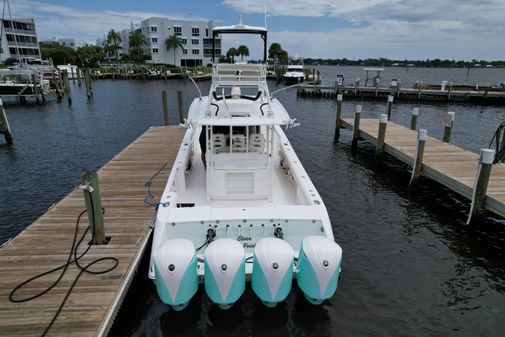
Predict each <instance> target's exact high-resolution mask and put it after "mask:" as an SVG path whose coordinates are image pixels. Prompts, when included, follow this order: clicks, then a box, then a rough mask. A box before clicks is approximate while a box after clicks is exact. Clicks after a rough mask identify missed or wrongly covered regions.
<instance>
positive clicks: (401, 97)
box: [297, 84, 505, 104]
mask: <svg viewBox="0 0 505 337" xmlns="http://www.w3.org/2000/svg"><path fill="white" fill-rule="evenodd" d="M338 93H341V94H342V95H343V96H344V98H350V99H361V100H385V99H386V98H387V96H389V95H393V96H395V101H403V102H408V101H410V102H419V101H422V102H424V101H426V102H467V103H482V104H505V89H504V88H493V89H483V88H481V89H475V88H474V89H461V88H454V90H453V89H452V88H449V87H447V88H445V89H444V90H440V89H433V88H430V87H426V88H425V87H423V86H419V87H418V88H401V87H364V86H359V87H356V86H320V85H313V84H304V85H301V86H300V87H299V88H298V91H297V95H298V96H299V97H321V98H330V99H333V98H335V97H336V96H337V94H338Z"/></svg>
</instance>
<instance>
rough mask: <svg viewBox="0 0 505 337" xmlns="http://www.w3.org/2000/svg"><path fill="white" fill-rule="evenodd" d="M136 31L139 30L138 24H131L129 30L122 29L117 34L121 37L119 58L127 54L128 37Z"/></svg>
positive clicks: (128, 48)
mask: <svg viewBox="0 0 505 337" xmlns="http://www.w3.org/2000/svg"><path fill="white" fill-rule="evenodd" d="M137 29H141V27H140V24H138V23H136V24H133V23H132V24H131V26H130V28H128V29H123V30H122V31H120V32H119V34H120V35H121V46H120V48H119V57H122V56H123V54H128V51H129V50H130V35H131V34H132V33H133V32H134V31H136V30H137Z"/></svg>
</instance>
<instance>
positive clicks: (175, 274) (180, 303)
mask: <svg viewBox="0 0 505 337" xmlns="http://www.w3.org/2000/svg"><path fill="white" fill-rule="evenodd" d="M154 271H155V275H156V279H155V282H156V289H157V290H158V295H159V296H160V298H161V300H162V301H163V302H164V303H165V304H168V305H170V306H171V307H172V308H173V309H174V310H176V311H179V310H182V309H184V308H185V307H186V306H187V305H188V304H189V301H190V300H191V298H192V297H193V295H195V293H196V291H197V290H198V276H197V267H196V255H195V246H194V245H193V242H191V241H190V240H187V239H173V240H168V241H167V242H165V244H163V246H161V247H160V248H159V249H158V250H157V251H156V252H155V253H154Z"/></svg>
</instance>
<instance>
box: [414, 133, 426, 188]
mask: <svg viewBox="0 0 505 337" xmlns="http://www.w3.org/2000/svg"><path fill="white" fill-rule="evenodd" d="M427 135H428V131H426V130H424V129H421V130H419V131H418V132H417V145H416V156H415V158H414V163H413V164H412V175H411V176H410V182H409V186H414V185H415V184H416V183H417V181H418V180H419V176H420V175H421V171H422V168H423V156H424V146H425V144H426V137H427Z"/></svg>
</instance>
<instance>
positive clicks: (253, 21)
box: [6, 0, 505, 60]
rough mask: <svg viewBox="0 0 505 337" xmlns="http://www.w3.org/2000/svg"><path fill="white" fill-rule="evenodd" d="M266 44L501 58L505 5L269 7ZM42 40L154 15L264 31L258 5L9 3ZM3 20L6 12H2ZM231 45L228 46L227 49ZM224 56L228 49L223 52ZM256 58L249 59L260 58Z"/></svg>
mask: <svg viewBox="0 0 505 337" xmlns="http://www.w3.org/2000/svg"><path fill="white" fill-rule="evenodd" d="M266 2H267V12H268V18H267V24H268V29H269V32H270V33H269V42H279V43H281V45H282V47H283V48H284V49H286V50H287V51H288V52H289V54H290V55H295V54H297V55H298V56H302V57H314V58H317V57H321V58H343V57H346V58H350V59H355V58H356V59H357V58H368V57H386V58H395V59H427V58H429V59H434V58H441V59H445V58H448V59H464V60H471V59H478V60H480V59H487V60H503V59H505V38H504V37H505V0H275V1H273V0H267V1H266ZM10 3H11V5H10V7H11V12H12V16H13V17H33V18H34V19H35V21H36V26H37V30H38V34H39V38H40V39H42V40H44V39H50V38H51V37H53V36H57V37H62V38H76V39H79V40H86V41H90V42H94V41H95V40H96V39H97V38H99V37H101V36H103V35H104V33H106V32H107V31H109V30H110V29H111V28H114V29H116V30H122V29H125V28H128V27H129V26H130V23H131V22H132V21H133V22H135V23H138V22H140V21H142V20H143V19H146V18H148V17H151V16H167V17H171V18H183V19H203V20H208V19H213V20H217V21H219V22H220V23H222V24H227V25H228V24H234V23H237V21H238V19H237V17H238V15H239V14H242V15H243V17H244V23H245V24H250V25H264V22H265V17H264V6H263V0H200V1H196V0H183V1H180V0H171V1H166V0H165V1H138V0H135V1H132V0H123V1H104V0H101V1H96V0H87V1H82V0H80V1H75V0H64V1H63V0H39V1H35V0H15V1H10ZM6 17H7V18H8V11H6ZM234 43H236V41H229V42H228V43H226V42H225V44H224V47H225V49H226V48H228V47H229V46H231V45H232V44H234ZM224 51H226V50H224ZM259 54H260V53H259V52H255V53H254V54H253V55H252V56H254V57H258V56H259Z"/></svg>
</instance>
